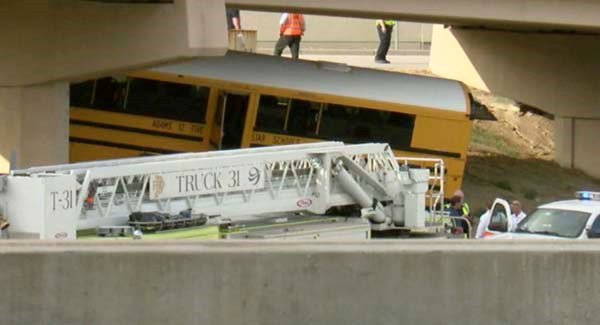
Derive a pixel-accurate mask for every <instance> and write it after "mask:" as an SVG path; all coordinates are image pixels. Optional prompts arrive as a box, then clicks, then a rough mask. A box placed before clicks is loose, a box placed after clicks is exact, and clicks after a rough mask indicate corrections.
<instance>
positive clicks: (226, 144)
mask: <svg viewBox="0 0 600 325" xmlns="http://www.w3.org/2000/svg"><path fill="white" fill-rule="evenodd" d="M249 103H250V95H249V94H240V93H233V92H225V91H222V92H219V97H218V100H217V107H216V112H215V115H214V118H213V121H212V123H213V124H212V128H211V129H212V130H211V134H210V143H211V145H212V146H213V147H214V148H215V149H218V150H221V149H235V148H240V147H241V146H242V139H243V135H244V126H245V124H246V117H247V114H248V104H249Z"/></svg>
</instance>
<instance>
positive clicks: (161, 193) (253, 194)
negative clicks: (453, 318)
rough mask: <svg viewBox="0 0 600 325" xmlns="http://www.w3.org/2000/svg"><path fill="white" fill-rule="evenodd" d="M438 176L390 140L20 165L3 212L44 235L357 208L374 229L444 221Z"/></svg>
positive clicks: (18, 228)
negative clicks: (403, 160)
mask: <svg viewBox="0 0 600 325" xmlns="http://www.w3.org/2000/svg"><path fill="white" fill-rule="evenodd" d="M429 183H430V171H429V169H426V168H420V169H412V168H408V167H407V166H406V165H401V164H399V163H398V161H397V159H396V157H394V154H393V152H392V150H391V149H390V147H389V146H388V145H387V144H379V143H372V144H356V145H346V144H344V143H341V142H323V143H314V144H300V145H290V146H273V147H263V148H251V149H239V150H228V151H214V152H205V153H187V154H174V155H163V156H150V157H141V158H129V159H117V160H107V161H97V162H89V163H77V164H65V165H55V166H46V167H34V168H29V169H23V170H14V171H12V172H11V173H10V175H8V176H4V177H2V179H1V180H0V208H1V209H2V211H0V214H1V212H3V213H4V214H5V215H6V216H7V217H8V218H9V221H10V222H11V230H12V231H13V232H17V233H23V234H33V236H36V234H37V236H39V238H42V239H52V238H75V237H76V231H77V230H83V229H93V228H97V227H102V226H118V225H125V224H127V222H128V220H129V216H130V215H131V214H132V213H136V212H160V213H165V214H177V213H180V212H181V211H186V210H187V211H191V213H192V214H203V215H205V216H207V218H208V219H209V220H211V222H214V223H220V222H225V220H227V221H228V222H231V221H232V220H233V221H235V220H243V219H244V218H260V217H261V216H264V215H272V214H274V213H284V212H285V213H294V212H298V213H307V214H314V215H321V214H325V213H326V212H327V211H328V210H329V209H331V208H333V207H340V206H350V205H358V206H360V208H361V210H360V211H361V217H362V218H364V219H367V220H369V222H370V223H371V227H372V229H373V230H388V229H417V228H419V229H421V228H426V227H434V226H435V227H437V226H440V225H438V224H436V223H435V222H434V221H435V220H436V216H433V215H432V214H433V211H434V209H432V208H431V207H430V209H429V211H426V206H425V199H426V195H428V194H427V193H428V190H429V189H430V184H429ZM442 197H443V194H442Z"/></svg>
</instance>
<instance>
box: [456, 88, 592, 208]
mask: <svg viewBox="0 0 600 325" xmlns="http://www.w3.org/2000/svg"><path fill="white" fill-rule="evenodd" d="M472 92H473V95H474V97H475V99H476V100H478V101H479V102H480V103H482V104H484V105H486V106H487V107H488V109H489V110H490V112H491V113H492V114H493V115H494V116H495V117H496V118H497V119H498V121H475V122H474V123H473V133H472V137H471V145H470V147H469V157H468V161H467V168H466V170H465V179H464V183H463V189H464V191H465V193H466V196H467V198H468V200H469V201H470V202H471V206H472V208H473V211H474V212H475V214H476V215H477V214H478V213H481V212H482V211H483V210H484V207H485V204H486V202H488V201H490V200H493V199H494V198H496V197H502V198H505V199H509V200H513V199H516V200H520V201H521V202H522V203H523V205H524V208H525V211H526V212H531V211H532V210H534V209H535V208H536V207H537V206H538V205H540V204H544V203H548V202H552V201H556V200H561V199H571V198H573V195H574V192H576V191H579V190H596V191H600V180H598V179H594V178H592V177H591V176H589V175H586V174H585V173H583V172H581V171H577V170H570V169H565V168H561V167H560V166H558V164H556V163H554V162H553V161H552V159H553V158H554V121H553V119H552V117H551V116H550V115H547V114H544V113H543V112H539V111H536V110H535V109H531V108H530V107H523V106H521V105H520V104H518V103H516V102H514V101H512V100H510V99H507V98H503V97H498V96H494V95H492V94H490V93H487V92H483V91H480V90H476V89H473V90H472Z"/></svg>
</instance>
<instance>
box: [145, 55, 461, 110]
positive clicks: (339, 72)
mask: <svg viewBox="0 0 600 325" xmlns="http://www.w3.org/2000/svg"><path fill="white" fill-rule="evenodd" d="M150 71H152V72H158V73H168V74H177V75H183V76H187V77H197V78H207V79H216V80H222V81H232V82H239V83H244V84H253V85H260V86H264V87H271V88H279V89H290V90H296V91H303V92H310V93H317V94H327V95H334V96H341V97H348V98H360V99H366V100H373V101H379V102H389V103H398V104H404V105H412V106H419V107H427V108H433V109H440V110H446V111H454V112H461V113H467V110H468V103H467V95H466V94H465V90H464V88H463V86H462V84H461V83H460V82H458V81H455V80H449V79H442V78H434V77H427V76H417V75H410V74H405V73H397V72H388V71H381V70H375V69H365V68H358V67H351V66H346V65H342V64H337V63H330V62H322V61H305V60H292V59H288V58H283V57H275V56H270V55H259V54H250V53H242V52H231V51H230V52H228V53H227V55H225V56H223V57H214V58H201V59H195V60H191V61H187V62H182V63H178V64H171V65H165V66H161V67H157V68H153V69H151V70H150Z"/></svg>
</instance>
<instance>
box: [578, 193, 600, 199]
mask: <svg viewBox="0 0 600 325" xmlns="http://www.w3.org/2000/svg"><path fill="white" fill-rule="evenodd" d="M575 197H576V198H577V199H578V200H586V201H600V192H588V191H580V192H575Z"/></svg>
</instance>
